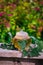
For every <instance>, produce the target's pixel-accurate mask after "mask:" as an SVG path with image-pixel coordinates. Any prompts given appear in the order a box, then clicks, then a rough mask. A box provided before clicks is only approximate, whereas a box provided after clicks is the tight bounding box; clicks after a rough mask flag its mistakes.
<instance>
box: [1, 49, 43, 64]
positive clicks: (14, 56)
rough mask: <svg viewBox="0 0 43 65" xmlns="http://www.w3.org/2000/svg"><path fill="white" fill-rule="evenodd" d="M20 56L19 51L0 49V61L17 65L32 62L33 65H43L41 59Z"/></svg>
mask: <svg viewBox="0 0 43 65" xmlns="http://www.w3.org/2000/svg"><path fill="white" fill-rule="evenodd" d="M21 55H22V53H21V52H20V51H15V50H13V51H12V50H6V49H5V50H3V49H0V61H13V62H15V61H16V62H18V63H19V64H18V65H21V64H20V63H21V62H32V63H35V65H43V57H31V58H30V57H29V58H22V57H21ZM0 65H1V64H0ZM14 65H15V64H14Z"/></svg>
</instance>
